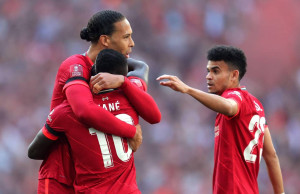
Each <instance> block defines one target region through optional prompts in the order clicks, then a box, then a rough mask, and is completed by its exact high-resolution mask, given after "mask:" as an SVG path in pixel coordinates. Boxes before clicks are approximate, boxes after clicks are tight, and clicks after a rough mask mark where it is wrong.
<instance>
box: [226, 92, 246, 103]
mask: <svg viewBox="0 0 300 194" xmlns="http://www.w3.org/2000/svg"><path fill="white" fill-rule="evenodd" d="M230 94H233V95H237V96H238V97H239V98H240V99H241V101H243V99H242V96H241V93H240V92H238V91H233V92H229V93H228V95H230Z"/></svg>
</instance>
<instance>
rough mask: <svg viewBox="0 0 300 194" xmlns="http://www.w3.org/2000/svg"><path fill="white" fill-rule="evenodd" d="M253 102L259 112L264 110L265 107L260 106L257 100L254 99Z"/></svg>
mask: <svg viewBox="0 0 300 194" xmlns="http://www.w3.org/2000/svg"><path fill="white" fill-rule="evenodd" d="M253 102H254V104H255V109H256V111H257V112H259V111H263V109H262V108H261V107H260V106H259V104H257V102H255V101H254V100H253Z"/></svg>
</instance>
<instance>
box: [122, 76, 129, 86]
mask: <svg viewBox="0 0 300 194" xmlns="http://www.w3.org/2000/svg"><path fill="white" fill-rule="evenodd" d="M128 81H129V80H128V78H127V77H126V76H123V75H121V76H120V83H121V86H120V88H122V89H124V88H126V86H127V84H128V83H127V82H128Z"/></svg>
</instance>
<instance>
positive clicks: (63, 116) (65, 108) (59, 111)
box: [47, 100, 73, 125]
mask: <svg viewBox="0 0 300 194" xmlns="http://www.w3.org/2000/svg"><path fill="white" fill-rule="evenodd" d="M72 115H73V112H72V109H71V107H70V105H69V103H68V102H67V101H66V100H65V101H64V102H62V103H61V104H60V105H58V106H56V107H55V108H54V109H53V110H52V111H51V112H50V113H49V115H48V118H47V123H49V124H53V125H56V124H61V123H64V122H65V121H66V120H67V118H68V117H69V116H72Z"/></svg>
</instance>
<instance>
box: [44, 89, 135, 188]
mask: <svg viewBox="0 0 300 194" xmlns="http://www.w3.org/2000/svg"><path fill="white" fill-rule="evenodd" d="M94 101H95V103H96V104H98V105H99V106H100V107H103V108H104V109H106V110H108V111H110V112H112V113H113V114H114V115H115V116H116V117H118V118H119V119H121V120H123V121H125V122H127V123H129V124H132V125H136V124H138V115H137V113H136V111H135V110H134V109H133V108H132V106H131V104H130V103H129V101H128V100H127V98H126V97H125V96H124V94H123V92H122V90H119V89H116V90H108V91H107V92H102V93H101V94H98V95H95V96H94ZM43 132H44V134H45V136H47V137H49V138H51V136H57V132H64V133H65V135H66V136H67V139H68V141H69V143H70V146H71V150H72V151H71V153H72V157H73V159H74V164H75V170H76V179H75V183H74V188H75V191H76V192H79V193H140V191H139V190H138V187H137V184H136V170H135V165H134V157H133V152H132V150H131V148H130V147H129V145H128V143H127V139H126V138H122V137H118V136H114V135H110V134H105V133H103V132H101V131H98V130H96V129H93V128H88V127H87V126H86V125H84V124H82V123H80V122H79V121H78V120H77V119H76V117H75V115H74V114H73V112H72V109H71V107H70V106H69V104H68V103H67V102H63V103H62V104H61V105H59V106H57V107H56V108H55V109H54V111H52V112H51V113H50V115H49V116H48V120H47V122H46V125H45V127H44V128H43Z"/></svg>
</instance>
